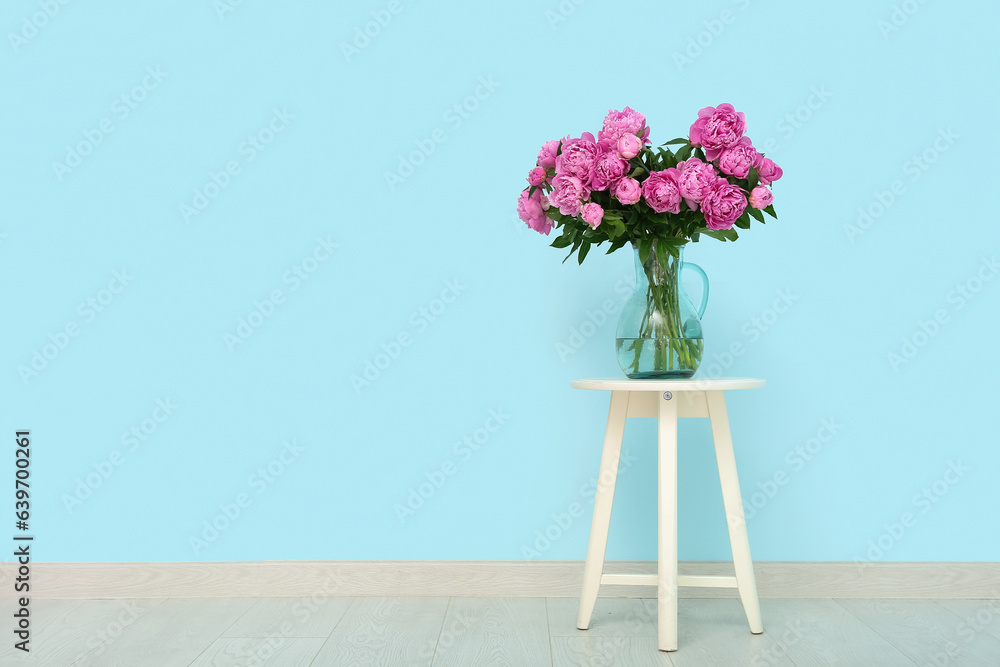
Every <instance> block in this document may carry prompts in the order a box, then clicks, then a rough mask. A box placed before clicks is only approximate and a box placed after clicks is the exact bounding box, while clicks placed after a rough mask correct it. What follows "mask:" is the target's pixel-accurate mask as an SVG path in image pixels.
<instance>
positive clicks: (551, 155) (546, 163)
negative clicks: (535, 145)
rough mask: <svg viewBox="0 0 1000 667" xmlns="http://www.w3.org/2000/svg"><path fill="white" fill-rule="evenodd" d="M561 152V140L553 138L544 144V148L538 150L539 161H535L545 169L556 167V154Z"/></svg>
mask: <svg viewBox="0 0 1000 667" xmlns="http://www.w3.org/2000/svg"><path fill="white" fill-rule="evenodd" d="M558 152H559V140H558V139H553V140H552V141H546V142H545V143H544V144H542V150H540V151H538V161H537V162H535V164H537V165H538V166H539V167H542V168H543V169H555V167H556V154H557V153H558Z"/></svg>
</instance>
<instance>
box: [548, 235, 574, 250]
mask: <svg viewBox="0 0 1000 667" xmlns="http://www.w3.org/2000/svg"><path fill="white" fill-rule="evenodd" d="M572 242H573V241H572V239H570V237H569V236H566V235H565V234H563V235H562V236H559V237H557V238H556V239H555V240H554V241H553V242H552V243H551V244H549V245H550V246H551V247H553V248H568V247H569V244H570V243H572Z"/></svg>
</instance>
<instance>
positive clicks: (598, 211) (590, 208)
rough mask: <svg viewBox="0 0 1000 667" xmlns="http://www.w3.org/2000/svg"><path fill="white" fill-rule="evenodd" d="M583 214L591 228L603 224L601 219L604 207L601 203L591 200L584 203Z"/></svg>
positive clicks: (584, 219)
mask: <svg viewBox="0 0 1000 667" xmlns="http://www.w3.org/2000/svg"><path fill="white" fill-rule="evenodd" d="M581 216H582V217H583V221H584V222H586V223H587V224H588V225H590V227H591V229H597V226H598V225H600V224H601V219H602V218H603V217H604V209H603V208H601V205H600V204H595V203H594V202H590V203H589V204H584V205H583V209H582V210H581Z"/></svg>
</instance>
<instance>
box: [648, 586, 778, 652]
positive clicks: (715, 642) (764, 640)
mask: <svg viewBox="0 0 1000 667" xmlns="http://www.w3.org/2000/svg"><path fill="white" fill-rule="evenodd" d="M643 603H644V604H645V605H646V610H647V611H648V612H649V614H650V616H652V617H653V618H654V619H655V618H656V600H652V599H644V600H643ZM677 614H678V621H677V647H678V650H677V651H674V652H671V654H670V659H671V660H672V661H673V663H674V665H676V666H677V667H705V666H706V665H725V666H726V667H738V666H744V665H745V666H747V667H751V666H752V667H759V665H769V666H774V667H777V666H788V665H794V663H793V662H792V661H791V660H789V659H788V656H786V655H785V653H784V651H782V650H781V647H780V646H779V645H778V643H777V642H776V641H775V640H774V639H773V638H772V637H771V636H770V635H769V634H768V633H767V631H766V630H765V632H764V634H762V635H755V634H751V632H750V626H749V625H748V624H747V617H746V614H745V613H744V612H743V606H742V605H741V604H740V601H739V600H736V599H732V598H728V599H726V598H717V599H710V598H703V599H694V598H688V599H681V600H679V603H678V605H677Z"/></svg>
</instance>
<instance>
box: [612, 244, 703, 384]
mask: <svg viewBox="0 0 1000 667" xmlns="http://www.w3.org/2000/svg"><path fill="white" fill-rule="evenodd" d="M633 246H634V247H635V291H634V292H633V293H632V296H631V297H629V300H628V301H626V302H625V306H624V308H623V309H622V314H621V316H620V317H619V318H618V334H617V338H616V341H615V346H616V350H617V353H618V365H619V366H621V368H622V371H624V372H625V375H627V376H628V377H630V378H635V379H653V378H660V379H679V378H689V377H691V376H692V375H694V373H695V371H697V370H698V366H699V365H700V364H701V357H702V353H703V352H704V341H703V340H702V335H701V317H702V315H704V314H705V306H706V305H707V304H708V276H707V275H706V274H705V271H704V270H703V269H702V268H701V267H700V266H698V265H697V264H692V263H691V262H685V261H684V248H683V247H682V248H680V249H679V252H678V257H673V256H672V255H671V256H668V258H667V263H666V265H662V264H661V263H660V261H659V260H658V259H657V253H656V247H655V242H654V247H653V250H652V251H651V252H650V253H649V256H648V257H647V258H646V261H645V263H643V262H642V261H640V259H639V248H638V246H636V245H635V244H633ZM683 269H692V270H693V271H695V272H696V273H697V274H698V275H699V276H700V277H701V279H702V284H703V289H702V293H701V304H700V305H699V306H698V308H697V309H695V307H694V304H692V303H691V299H689V298H688V296H687V293H686V292H685V291H684V288H683V287H682V286H681V271H682V270H683Z"/></svg>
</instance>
